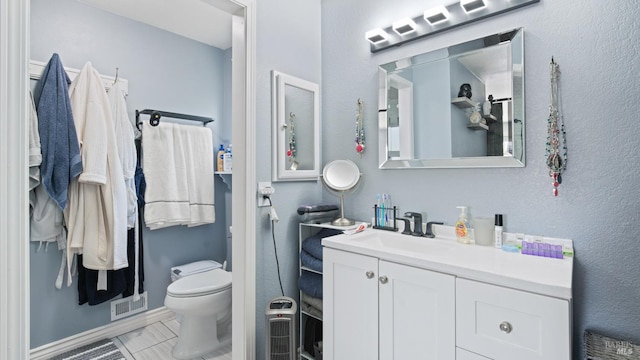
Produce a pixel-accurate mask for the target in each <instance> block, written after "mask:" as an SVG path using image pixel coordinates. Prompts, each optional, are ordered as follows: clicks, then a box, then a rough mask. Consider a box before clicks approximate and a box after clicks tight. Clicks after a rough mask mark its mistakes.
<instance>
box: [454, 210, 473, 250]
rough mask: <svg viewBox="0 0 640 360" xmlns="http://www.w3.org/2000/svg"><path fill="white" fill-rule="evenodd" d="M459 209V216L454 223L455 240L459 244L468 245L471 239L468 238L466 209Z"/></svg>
mask: <svg viewBox="0 0 640 360" xmlns="http://www.w3.org/2000/svg"><path fill="white" fill-rule="evenodd" d="M457 208H458V209H460V216H459V217H458V221H457V222H456V238H457V240H458V242H459V243H461V244H470V243H471V237H470V236H469V217H468V216H467V207H466V206H458V207H457Z"/></svg>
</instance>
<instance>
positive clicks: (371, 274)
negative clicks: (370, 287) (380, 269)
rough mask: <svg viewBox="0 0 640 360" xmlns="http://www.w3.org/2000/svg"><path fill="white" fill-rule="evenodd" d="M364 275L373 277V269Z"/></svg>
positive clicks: (369, 277)
mask: <svg viewBox="0 0 640 360" xmlns="http://www.w3.org/2000/svg"><path fill="white" fill-rule="evenodd" d="M365 275H367V279H373V271H367V272H366V273H365Z"/></svg>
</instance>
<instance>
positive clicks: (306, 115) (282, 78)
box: [271, 70, 320, 181]
mask: <svg viewBox="0 0 640 360" xmlns="http://www.w3.org/2000/svg"><path fill="white" fill-rule="evenodd" d="M271 80H272V100H273V103H272V111H273V114H272V127H273V128H272V136H273V139H272V141H273V142H272V144H273V146H274V149H273V151H272V169H273V174H272V180H273V181H295V180H317V179H318V176H319V175H320V91H319V86H318V84H315V83H312V82H309V81H306V80H303V79H299V78H297V77H294V76H291V75H287V74H283V73H281V72H278V71H275V70H274V71H272V76H271Z"/></svg>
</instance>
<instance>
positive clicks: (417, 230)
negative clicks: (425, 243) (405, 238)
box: [404, 212, 424, 236]
mask: <svg viewBox="0 0 640 360" xmlns="http://www.w3.org/2000/svg"><path fill="white" fill-rule="evenodd" d="M404 216H405V217H408V218H413V231H412V232H411V235H413V236H423V235H424V233H423V232H422V214H420V213H417V212H406V213H404Z"/></svg>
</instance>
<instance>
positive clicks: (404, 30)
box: [391, 18, 416, 35]
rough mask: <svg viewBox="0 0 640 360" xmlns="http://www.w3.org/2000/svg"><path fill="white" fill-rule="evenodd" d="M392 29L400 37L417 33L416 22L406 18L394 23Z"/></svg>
mask: <svg viewBox="0 0 640 360" xmlns="http://www.w3.org/2000/svg"><path fill="white" fill-rule="evenodd" d="M391 27H392V28H393V31H395V32H396V33H397V34H398V35H407V34H410V33H412V32H414V31H416V22H415V21H413V20H411V19H410V18H404V19H402V20H398V21H396V22H394V23H393V25H391Z"/></svg>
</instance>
